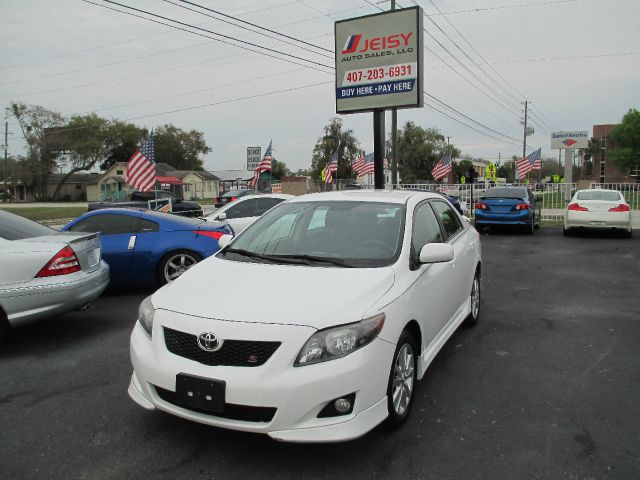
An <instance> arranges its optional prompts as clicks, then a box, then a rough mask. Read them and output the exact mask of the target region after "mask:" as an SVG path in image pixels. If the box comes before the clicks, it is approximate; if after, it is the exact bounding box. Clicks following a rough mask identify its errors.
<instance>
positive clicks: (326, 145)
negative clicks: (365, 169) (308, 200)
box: [310, 118, 360, 180]
mask: <svg viewBox="0 0 640 480" xmlns="http://www.w3.org/2000/svg"><path fill="white" fill-rule="evenodd" d="M336 151H337V152H338V171H337V174H336V178H352V177H353V172H352V171H351V161H352V160H353V159H354V158H355V157H356V156H357V155H358V154H359V151H360V148H359V143H358V140H356V137H355V136H354V135H353V130H350V129H349V130H343V126H342V120H340V119H339V118H332V119H331V120H330V122H329V125H327V126H325V127H324V135H323V136H322V137H320V138H318V141H317V142H316V145H315V147H313V158H312V160H311V172H310V174H311V177H312V178H315V179H317V180H320V179H321V178H322V170H323V169H324V168H325V167H326V165H327V163H328V162H329V160H331V155H333V154H334V153H335V152H336Z"/></svg>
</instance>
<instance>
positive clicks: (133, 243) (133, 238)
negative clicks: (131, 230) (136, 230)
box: [127, 235, 136, 250]
mask: <svg viewBox="0 0 640 480" xmlns="http://www.w3.org/2000/svg"><path fill="white" fill-rule="evenodd" d="M134 248H136V236H135V235H131V237H129V246H128V247H127V249H128V250H133V249H134Z"/></svg>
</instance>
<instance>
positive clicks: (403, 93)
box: [335, 7, 424, 113]
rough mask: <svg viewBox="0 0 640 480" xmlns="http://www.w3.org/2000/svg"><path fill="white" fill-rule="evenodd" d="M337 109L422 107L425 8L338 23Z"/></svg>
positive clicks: (349, 110) (336, 29)
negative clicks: (423, 9)
mask: <svg viewBox="0 0 640 480" xmlns="http://www.w3.org/2000/svg"><path fill="white" fill-rule="evenodd" d="M335 50H336V113H355V112H366V111H372V110H379V109H385V108H392V107H398V108H411V107H422V105H423V103H424V96H423V78H422V77H423V75H422V68H423V65H422V57H423V53H422V52H423V49H422V9H421V8H420V7H411V8H404V9H401V10H393V11H390V12H384V13H379V14H376V15H367V16H365V17H358V18H351V19H348V20H342V21H339V22H336V23H335Z"/></svg>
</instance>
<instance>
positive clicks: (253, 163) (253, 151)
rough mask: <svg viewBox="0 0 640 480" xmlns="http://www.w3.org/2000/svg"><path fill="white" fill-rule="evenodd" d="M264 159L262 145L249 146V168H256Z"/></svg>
mask: <svg viewBox="0 0 640 480" xmlns="http://www.w3.org/2000/svg"><path fill="white" fill-rule="evenodd" d="M261 159H262V147H247V170H255V169H256V167H257V166H258V164H259V163H260V160H261Z"/></svg>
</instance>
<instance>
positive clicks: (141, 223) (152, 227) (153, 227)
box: [138, 218, 160, 233]
mask: <svg viewBox="0 0 640 480" xmlns="http://www.w3.org/2000/svg"><path fill="white" fill-rule="evenodd" d="M158 231H160V225H159V224H157V223H156V222H152V221H151V220H146V219H144V218H141V219H139V220H138V232H140V233H144V232H158Z"/></svg>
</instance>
